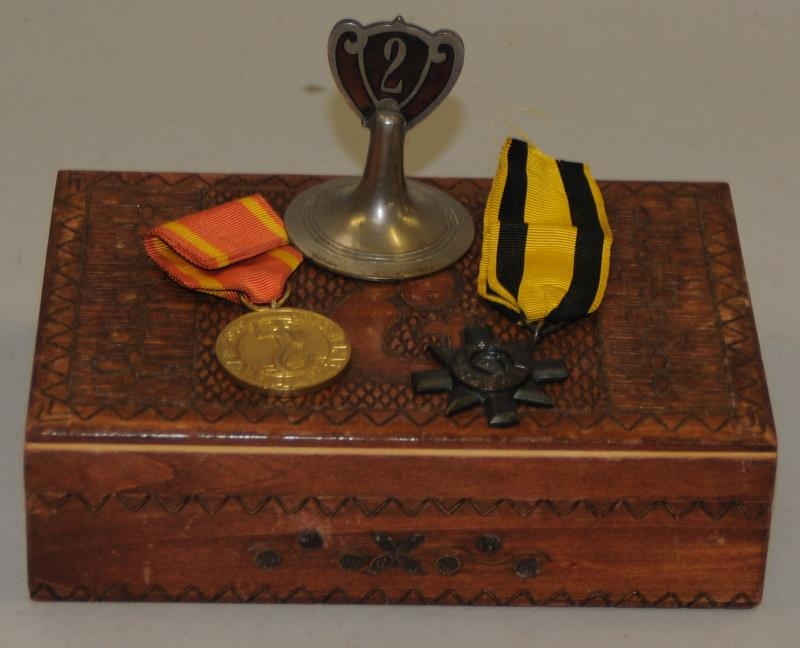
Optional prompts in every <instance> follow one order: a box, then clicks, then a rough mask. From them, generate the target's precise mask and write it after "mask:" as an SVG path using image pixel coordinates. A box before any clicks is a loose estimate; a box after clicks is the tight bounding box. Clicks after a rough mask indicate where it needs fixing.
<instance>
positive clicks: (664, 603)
mask: <svg viewBox="0 0 800 648" xmlns="http://www.w3.org/2000/svg"><path fill="white" fill-rule="evenodd" d="M30 595H31V598H34V599H39V600H53V601H108V600H114V601H120V600H121V601H131V602H132V601H164V602H202V603H216V602H237V603H334V604H336V603H348V604H369V603H374V604H382V605H386V604H389V605H399V604H414V605H496V606H511V605H531V606H545V607H592V606H597V607H642V608H750V607H753V606H754V605H756V602H755V601H754V600H753V599H752V598H751V597H750V596H749V595H748V594H746V593H744V592H740V593H738V594H736V595H735V596H733V597H732V598H731V599H729V600H726V601H717V600H716V599H715V598H714V597H713V596H711V594H709V593H707V592H700V593H698V594H696V595H695V596H693V597H691V598H687V599H681V597H679V596H678V595H677V594H675V593H674V592H666V593H664V594H662V595H661V596H659V597H658V598H654V599H648V598H647V597H645V596H644V595H643V594H642V593H641V592H640V591H638V590H632V591H630V592H628V593H626V594H624V595H623V596H616V597H615V596H612V595H611V594H609V593H607V592H601V591H596V592H592V593H590V594H588V595H587V596H584V597H580V596H578V597H576V596H573V595H571V594H570V593H569V592H567V591H565V590H559V591H557V592H554V593H553V594H550V595H549V596H542V597H537V596H536V595H534V594H533V593H532V592H531V591H530V590H519V591H517V592H515V593H514V594H512V595H510V596H505V597H504V596H500V595H498V594H496V593H494V592H492V591H491V590H480V591H478V592H476V593H475V594H473V595H472V596H462V595H461V594H460V593H459V592H457V591H456V590H453V589H447V590H444V591H443V592H441V593H439V594H437V595H435V596H430V595H428V596H426V595H425V594H423V593H422V592H421V591H420V590H417V589H408V590H405V591H404V592H402V593H401V594H399V595H396V596H392V595H390V594H388V593H386V592H385V591H383V590H381V589H378V588H375V589H371V590H369V591H367V592H365V593H364V594H353V593H348V592H347V591H346V590H344V589H341V588H334V589H331V590H329V591H327V592H325V593H322V594H315V593H314V592H312V591H310V590H309V589H307V588H305V587H296V588H294V589H291V590H289V591H288V592H286V593H280V592H277V591H275V590H273V589H272V588H270V587H268V586H265V585H262V586H260V587H258V588H256V589H254V590H253V591H252V592H240V591H239V590H238V589H237V588H236V587H234V586H233V585H228V586H226V587H223V588H222V589H220V590H218V591H216V592H213V593H210V594H209V593H206V592H204V591H203V590H201V589H200V588H197V587H194V586H192V585H190V586H187V587H185V588H184V589H182V590H181V591H180V592H176V593H172V592H169V591H168V590H166V589H164V588H163V587H161V586H159V585H150V586H148V587H147V588H145V589H144V590H142V591H140V592H132V591H130V590H129V589H128V588H127V587H126V586H125V585H124V584H115V585H111V586H109V587H107V588H105V589H103V590H102V591H94V590H92V589H91V588H90V587H86V586H76V587H73V588H72V589H70V590H59V589H58V588H57V587H55V586H54V585H51V584H50V583H46V582H43V581H35V582H34V583H32V584H31V587H30Z"/></svg>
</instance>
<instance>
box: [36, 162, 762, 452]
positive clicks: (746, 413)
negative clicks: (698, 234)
mask: <svg viewBox="0 0 800 648" xmlns="http://www.w3.org/2000/svg"><path fill="white" fill-rule="evenodd" d="M209 177H212V176H209ZM213 178H214V180H213V181H209V180H208V179H206V178H204V177H203V176H201V175H198V174H141V173H130V174H128V173H106V174H104V175H98V174H97V173H91V172H87V173H80V172H70V173H69V174H63V175H61V176H60V177H59V182H60V184H59V187H58V190H57V192H56V203H55V215H56V224H57V225H58V227H55V228H54V229H53V231H51V246H55V249H57V250H58V253H57V254H49V255H48V262H49V263H50V264H51V265H49V266H48V272H47V275H46V285H45V296H46V299H45V300H44V301H43V307H45V306H46V310H44V311H43V313H42V326H41V330H40V338H39V339H38V342H37V363H36V366H35V367H34V370H35V372H36V374H35V375H36V378H35V380H34V384H35V385H37V387H36V391H35V392H33V393H32V395H31V404H30V408H31V409H30V413H29V421H31V422H32V421H36V420H39V421H47V420H50V421H55V420H63V416H64V413H65V412H64V410H65V409H66V410H67V411H68V412H70V414H71V415H74V416H76V417H78V418H79V419H80V420H88V419H90V418H92V417H94V416H96V415H97V414H99V413H101V412H104V411H106V412H111V413H112V414H114V416H116V417H117V418H118V419H120V420H131V419H134V418H137V417H140V416H145V415H154V416H156V417H158V418H160V419H162V420H165V421H176V420H178V419H181V418H183V417H186V416H187V415H190V414H191V415H193V417H197V418H199V419H200V420H205V421H206V422H207V423H213V422H216V421H218V420H220V417H219V416H214V417H212V418H209V417H207V416H204V413H203V411H202V408H197V407H189V408H158V407H143V408H138V409H136V410H135V411H130V410H126V409H125V408H124V407H123V408H118V407H113V406H99V407H92V408H89V409H84V408H80V407H75V406H73V405H72V404H71V403H70V402H69V370H70V363H71V359H72V357H73V355H74V349H73V346H74V343H75V340H74V335H73V333H74V328H75V326H76V323H77V316H78V300H79V291H78V287H79V281H80V271H81V258H80V251H81V248H82V236H83V233H84V229H85V222H84V219H85V215H86V200H87V198H88V195H89V190H90V188H92V187H103V186H114V185H119V184H123V185H126V186H131V187H142V188H148V187H153V188H157V187H177V188H181V189H186V188H197V189H198V190H199V189H201V188H203V187H210V186H216V185H218V184H221V183H224V182H229V181H234V180H235V181H236V182H239V183H241V184H242V186H256V185H259V184H263V183H264V182H267V181H269V182H273V181H274V182H279V183H282V184H283V185H285V186H286V187H287V188H291V189H298V188H301V187H303V186H304V185H305V184H307V183H309V182H313V181H315V180H314V178H311V177H307V176H291V177H287V176H251V177H248V176H241V175H230V176H213ZM461 182H466V181H461ZM61 183H63V185H66V189H65V188H64V186H62V184H61ZM602 185H603V193H604V195H607V196H608V198H609V199H610V198H613V196H614V194H620V193H623V194H625V195H635V194H639V193H643V192H646V191H654V190H656V189H657V190H659V191H662V192H664V194H665V195H676V194H679V193H681V195H684V196H689V195H692V196H694V197H695V200H696V201H697V202H698V210H699V211H700V215H701V220H702V222H703V236H704V240H705V241H706V247H707V249H708V250H709V261H708V263H709V273H710V275H711V276H712V277H713V279H714V281H713V282H712V283H713V288H714V290H713V297H714V300H715V308H716V312H717V316H718V318H719V324H720V331H721V336H722V338H723V348H724V352H725V354H726V359H727V365H728V367H729V369H730V371H731V383H732V388H733V390H734V393H735V395H736V403H737V418H741V419H743V420H745V419H746V420H747V421H748V422H749V423H748V425H747V426H745V427H746V428H748V429H749V430H750V434H749V436H748V437H746V436H745V435H744V429H742V430H740V431H739V434H740V435H741V436H740V439H739V441H745V440H746V439H747V438H750V439H752V440H756V439H758V440H762V439H764V436H765V433H767V432H769V431H771V429H772V420H771V414H770V412H769V408H768V406H765V403H766V402H767V400H766V395H765V392H766V386H765V384H764V382H763V380H764V379H763V373H762V371H761V363H760V354H759V350H758V343H757V338H756V334H755V326H754V321H753V316H752V312H751V310H750V307H749V300H748V299H747V285H746V281H745V279H744V269H743V266H742V261H741V255H740V253H739V247H738V242H737V237H736V230H735V221H734V219H733V215H732V211H731V207H730V205H729V204H728V202H727V201H728V198H727V194H726V193H724V192H723V193H720V194H719V195H716V194H715V193H714V191H716V190H718V189H715V190H712V189H711V186H709V185H703V184H695V183H692V184H679V183H622V182H604V183H602ZM687 189H688V190H690V191H687ZM682 192H683V193H682ZM701 201H702V203H703V209H700V207H699V205H700V203H701ZM271 413H283V414H284V416H285V417H286V420H287V421H289V422H290V423H292V424H293V426H296V425H297V424H298V423H301V422H302V421H303V420H304V419H303V416H298V414H297V413H296V412H295V413H289V412H282V411H281V410H278V411H277V412H271ZM315 413H317V414H320V415H322V416H324V417H325V418H326V419H328V420H329V421H330V423H332V424H342V423H344V422H347V421H357V420H361V421H363V422H365V423H372V424H375V425H381V426H385V425H386V424H387V423H389V422H391V421H394V420H397V418H398V417H400V418H401V419H402V420H403V421H407V422H410V423H411V424H413V425H414V426H416V427H423V426H425V425H428V424H430V423H431V422H432V421H434V420H437V419H440V418H443V415H442V414H440V413H438V412H422V411H420V412H416V411H415V412H406V411H404V410H398V411H397V412H395V413H380V420H379V421H378V420H374V417H372V416H371V414H370V413H369V412H365V411H361V410H356V409H353V410H352V411H351V412H346V413H344V414H343V413H342V412H336V413H330V412H328V411H326V410H320V411H317V412H315ZM228 414H235V411H231V412H229V413H228ZM309 415H310V412H309ZM224 417H225V415H223V416H222V418H224ZM342 419H343V420H342ZM590 419H591V420H589V419H587V417H582V416H576V415H573V414H571V413H567V412H558V413H552V415H548V414H542V415H540V416H539V417H537V420H532V421H531V424H532V426H533V429H536V428H538V429H539V433H541V434H546V429H547V428H548V427H550V426H551V425H554V424H556V423H557V424H558V426H559V430H560V431H562V432H564V433H565V434H569V433H570V431H571V430H574V431H578V432H580V431H585V430H586V429H588V428H590V427H593V426H596V425H599V424H601V423H602V424H603V425H605V426H606V428H607V429H608V431H609V433H610V432H611V431H612V430H613V429H614V428H616V429H618V430H619V431H620V432H626V433H629V434H630V433H635V432H636V431H638V430H640V429H642V430H647V431H648V432H649V435H652V434H653V431H654V429H660V430H661V431H663V432H665V433H667V434H669V435H675V433H676V432H678V431H679V430H682V429H684V428H694V427H695V426H700V427H701V428H702V429H704V430H706V431H707V432H709V433H712V434H713V433H715V432H719V431H720V430H722V429H723V428H726V427H727V426H728V425H729V424H730V423H731V422H732V421H731V420H728V419H725V418H723V419H717V418H715V419H713V420H705V418H703V417H701V416H696V415H692V414H689V415H687V416H685V417H683V418H681V419H680V420H664V418H662V417H659V416H655V415H653V414H652V413H651V414H644V415H638V414H637V415H634V414H632V413H621V412H614V411H611V412H598V413H597V414H596V415H593V417H590ZM446 420H447V421H448V423H450V424H453V425H455V426H463V425H468V424H469V421H461V422H459V421H457V420H453V419H449V418H447V419H446ZM248 422H250V423H257V422H258V421H248ZM754 423H755V425H753V424H754ZM49 427H50V430H49V432H48V436H51V437H56V436H59V435H62V436H68V437H70V438H80V437H92V436H93V433H92V432H90V431H86V432H82V431H80V430H77V429H72V430H69V431H63V432H62V431H59V430H57V429H54V428H53V427H52V426H49ZM133 436H137V435H135V434H133ZM197 438H198V439H202V438H203V433H202V432H200V433H198V434H197ZM267 438H269V437H268V435H264V439H265V440H266V439H267ZM671 438H674V436H671ZM385 440H387V441H391V440H392V439H390V438H387V439H385ZM458 440H459V441H460V442H465V441H474V442H490V441H491V437H488V436H487V437H486V438H483V437H470V438H465V437H459V439H458ZM534 440H535V439H534V438H533V437H530V438H527V437H526V438H515V439H514V441H515V443H517V442H520V443H521V442H526V441H534ZM712 440H713V437H711V436H709V437H708V438H707V441H709V442H710V441H712ZM766 440H767V441H771V438H769V437H768V438H767V439H766Z"/></svg>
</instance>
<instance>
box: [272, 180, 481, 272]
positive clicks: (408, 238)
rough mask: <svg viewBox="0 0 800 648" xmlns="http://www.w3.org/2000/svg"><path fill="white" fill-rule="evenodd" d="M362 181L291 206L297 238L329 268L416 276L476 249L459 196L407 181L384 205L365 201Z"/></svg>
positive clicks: (290, 225) (289, 220)
mask: <svg viewBox="0 0 800 648" xmlns="http://www.w3.org/2000/svg"><path fill="white" fill-rule="evenodd" d="M361 182H362V179H361V178H342V179H339V180H332V181H330V182H325V183H323V184H321V185H318V186H316V187H312V188H311V189H308V190H307V191H305V192H304V193H302V194H300V195H299V196H298V197H297V198H295V200H294V201H293V202H292V203H291V205H289V208H288V210H287V212H286V216H285V221H286V229H287V231H288V233H289V238H290V240H291V241H292V243H293V244H294V245H295V246H297V248H299V250H300V251H301V252H302V253H303V254H304V255H306V256H307V257H308V258H310V259H312V260H313V261H314V262H315V263H317V264H319V265H321V266H322V267H324V268H327V269H329V270H332V271H334V272H337V273H340V274H343V275H347V276H350V277H357V278H360V279H371V280H377V281H389V280H397V279H409V278H411V277H419V276H422V275H426V274H430V273H432V272H436V271H437V270H441V269H443V268H445V267H447V266H449V265H451V264H452V263H454V262H455V261H457V260H458V259H459V258H460V257H461V256H462V255H463V254H464V253H465V252H466V251H467V250H468V249H469V247H470V245H471V244H472V240H473V238H474V236H475V226H474V223H473V221H472V217H471V216H470V215H469V213H468V212H467V210H466V209H464V207H463V206H462V205H461V203H459V202H458V201H457V200H455V199H454V198H453V197H452V196H449V195H448V194H446V193H444V192H443V191H440V190H439V189H437V188H435V187H433V186H431V185H428V184H425V183H422V182H418V181H415V180H406V181H405V184H406V187H405V188H406V191H405V192H396V193H395V194H394V196H393V197H394V198H395V200H394V201H392V200H388V201H382V202H381V201H379V204H378V205H377V208H376V205H375V204H374V201H373V204H371V205H370V204H368V203H367V202H366V201H364V200H362V199H361V192H360V191H357V189H358V188H359V185H360V183H361Z"/></svg>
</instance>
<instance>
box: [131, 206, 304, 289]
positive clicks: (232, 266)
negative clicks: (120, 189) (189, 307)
mask: <svg viewBox="0 0 800 648" xmlns="http://www.w3.org/2000/svg"><path fill="white" fill-rule="evenodd" d="M144 247H145V250H146V251H147V255H148V256H149V257H150V259H152V260H153V262H154V263H155V264H156V265H158V266H159V267H160V268H161V269H162V270H164V272H166V273H167V274H168V275H169V276H170V277H172V279H174V280H175V281H177V282H178V283H179V284H181V285H182V286H185V287H186V288H191V289H192V290H199V291H201V292H205V293H210V294H212V295H216V296H218V297H222V298H224V299H227V300H229V301H235V302H238V301H240V300H241V299H242V297H245V298H247V299H249V300H250V301H251V302H252V303H254V304H266V303H269V302H271V301H274V300H277V299H278V298H280V296H281V295H282V294H283V290H284V285H285V284H286V280H287V279H288V278H289V275H290V274H292V272H294V270H295V268H297V266H299V265H300V263H301V262H302V261H303V255H302V254H300V252H299V251H298V250H296V249H295V248H293V247H292V246H291V245H289V239H288V237H287V236H286V229H285V228H284V226H283V221H282V220H281V217H280V216H278V214H277V213H275V210H274V209H272V207H271V206H270V204H269V203H268V202H267V201H266V200H264V198H263V197H262V196H260V195H254V196H248V197H247V198H240V199H239V200H233V201H231V202H227V203H225V204H223V205H219V206H217V207H212V208H211V209H206V210H204V211H201V212H196V213H194V214H189V215H188V216H184V217H183V218H179V219H178V220H174V221H169V222H167V223H163V224H161V225H159V226H158V227H155V228H153V229H152V230H150V231H149V232H148V233H147V235H146V236H145V240H144Z"/></svg>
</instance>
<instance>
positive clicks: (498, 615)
mask: <svg viewBox="0 0 800 648" xmlns="http://www.w3.org/2000/svg"><path fill="white" fill-rule="evenodd" d="M397 13H402V14H403V15H404V17H405V18H406V20H408V21H410V22H416V23H418V24H421V25H423V26H426V27H428V28H430V29H436V28H441V27H448V28H451V29H454V30H456V31H457V32H459V33H460V34H461V35H462V37H463V38H464V41H465V43H466V52H467V54H466V63H465V66H464V70H463V73H462V76H461V79H460V80H459V82H458V83H457V85H456V86H455V89H454V91H453V93H452V94H451V96H450V98H449V99H448V100H447V101H446V102H445V103H444V104H443V105H442V106H441V107H440V108H439V109H438V111H437V112H435V113H434V114H433V115H432V116H431V117H430V118H429V119H427V120H426V121H425V122H423V123H422V124H420V125H419V126H418V127H417V128H416V129H415V130H413V131H412V132H411V134H410V136H409V142H408V146H407V153H408V159H407V167H408V170H409V172H410V174H414V175H452V176H460V175H467V176H491V175H492V174H493V173H494V169H495V164H496V159H497V153H498V151H499V146H500V143H501V141H502V139H503V138H504V136H505V135H506V134H508V133H516V132H519V131H522V132H524V133H527V135H528V136H529V137H530V138H531V139H532V140H533V141H534V142H536V143H537V144H538V146H539V147H540V148H542V149H543V150H545V151H547V152H549V153H551V154H553V155H556V156H558V157H562V158H568V159H579V160H585V161H587V162H589V163H590V164H591V165H592V168H593V171H594V173H595V175H596V176H597V177H599V178H622V179H661V180H684V179H685V180H726V181H728V182H730V183H731V187H732V191H733V198H734V204H735V207H736V214H737V220H738V224H739V230H740V236H741V240H742V247H743V251H744V258H745V264H746V267H747V273H748V278H749V282H750V291H751V295H752V301H753V308H754V311H755V316H756V321H757V325H758V331H759V334H760V339H761V348H762V351H763V355H764V362H765V365H766V372H767V377H768V382H769V386H770V392H771V396H772V403H773V407H774V413H775V419H776V424H777V428H778V433H779V438H780V452H779V457H780V459H779V477H778V488H777V495H776V499H775V506H774V519H773V530H772V537H771V542H770V552H769V562H768V569H767V580H766V588H765V592H764V602H763V604H762V606H761V607H759V608H757V609H755V610H752V611H717V612H710V611H650V610H597V609H592V610H573V609H567V610H563V609H485V608H480V609H469V608H458V609H453V608H414V607H403V608H381V607H361V608H359V607H338V606H336V607H311V606H306V607H304V606H285V607H279V606H231V605H215V606H204V605H196V604H195V605H191V604H185V605H164V604H161V605H158V604H154V605H147V604H130V605H126V604H33V603H30V602H28V600H27V591H26V574H25V549H24V529H25V526H24V515H23V510H24V509H23V484H22V438H23V427H24V418H25V407H26V401H27V392H28V385H29V380H30V367H31V359H32V354H33V341H34V334H35V326H36V317H37V309H38V302H39V292H40V286H41V275H42V268H43V262H44V255H45V244H46V238H47V231H48V226H49V217H50V209H51V204H52V202H51V201H52V193H53V188H54V182H55V174H56V171H57V170H58V169H60V168H82V169H115V170H174V171H221V172H225V171H241V172H247V171H250V172H308V173H317V172H322V173H332V174H353V173H357V172H358V171H360V166H361V164H362V162H363V157H364V152H365V147H366V143H367V134H366V132H365V131H363V129H362V128H361V127H360V125H359V122H358V119H357V118H356V117H355V116H354V115H353V114H352V113H351V112H350V111H349V109H348V108H347V106H346V105H345V103H344V101H343V100H342V99H341V98H340V97H339V95H338V93H337V91H336V89H335V86H334V84H333V82H332V79H331V76H330V73H329V71H328V66H327V58H326V52H325V47H326V42H327V36H328V32H329V30H330V28H331V26H332V25H333V24H334V23H335V22H336V21H337V20H338V19H340V18H344V17H352V18H356V19H358V20H360V21H361V22H364V23H367V22H373V21H375V20H384V19H389V18H392V17H394V16H395V15H396V14H397ZM798 62H800V3H798V2H796V1H785V2H780V1H777V0H772V1H755V0H754V1H750V2H724V1H720V0H716V1H710V0H707V1H698V0H695V1H694V2H690V1H685V0H680V1H677V0H670V1H669V2H664V1H663V0H659V1H649V0H648V1H642V2H632V1H627V2H626V1H621V0H614V1H605V2H589V1H588V0H586V1H575V0H572V1H563V0H562V1H519V2H504V1H502V0H493V1H487V0H482V1H480V2H455V1H453V0H449V1H440V2H433V1H431V0H425V1H418V0H408V1H405V2H386V1H384V0H370V1H359V2H337V3H333V2H331V3H327V2H316V3H315V2H303V1H301V0H294V1H289V2H287V1H283V0H281V1H269V0H260V1H255V0H251V1H247V0H235V1H234V0H229V1H227V2H211V1H206V2H200V1H197V2H189V1H181V2H177V1H176V2H171V1H167V0H165V1H163V2H154V1H150V0H140V1H136V2H132V1H130V0H129V1H127V2H120V1H109V2H77V1H76V2H56V1H52V2H41V1H27V2H25V1H15V0H0V224H1V225H2V234H0V250H1V252H0V295H2V300H3V305H2V310H1V311H0V312H1V313H2V315H0V322H1V323H2V326H1V327H0V358H1V360H0V398H2V413H3V427H2V436H1V437H0V444H2V446H1V447H0V511H2V525H1V527H0V557H1V559H0V645H3V646H12V645H13V646H17V645H19V646H28V647H33V646H44V645H48V646H112V645H113V646H142V645H155V646H162V645H164V646H166V645H171V646H183V645H193V646H198V647H203V646H219V645H225V644H234V645H237V646H248V645H280V646H287V647H289V646H304V645H312V644H313V645H316V644H323V643H324V644H326V645H332V646H379V647H384V646H385V647H387V648H388V647H389V646H428V645H436V646H441V647H442V648H444V647H446V646H461V647H466V646H486V645H490V644H494V645H498V646H499V645H502V646H522V645H542V646H548V645H549V646H574V645H579V644H592V645H594V646H606V645H607V646H626V645H630V646H640V645H648V646H674V645H679V644H680V645H690V646H693V645H697V646H699V645H703V646H760V645H770V646H780V645H784V646H789V645H797V641H798V639H797V637H796V636H795V635H796V634H797V623H798V612H800V610H798V591H797V590H798V585H799V584H800V578H798V559H800V552H798V538H800V518H799V517H798V512H797V509H796V507H795V506H794V502H795V501H796V498H795V493H796V492H797V489H798V486H800V479H799V478H798V474H799V472H800V471H798V470H797V469H796V468H795V466H796V464H797V462H798V460H800V445H799V444H798V442H797V440H796V436H795V430H794V424H795V422H796V421H797V419H798V418H800V408H799V407H798V401H799V400H800V399H798V397H797V379H798V372H797V370H796V368H797V366H798V362H799V361H800V353H799V352H798V349H799V348H800V345H799V344H798V342H800V339H799V338H800V334H798V331H800V316H799V313H800V310H799V309H798V307H797V303H798V299H800V280H799V273H798V270H800V262H798V257H800V254H798V251H797V250H798V238H799V237H800V226H798V207H797V205H798V196H800V181H799V180H798V172H800V137H798V126H797V119H798V116H799V115H800V75H798V73H797V66H798Z"/></svg>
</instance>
